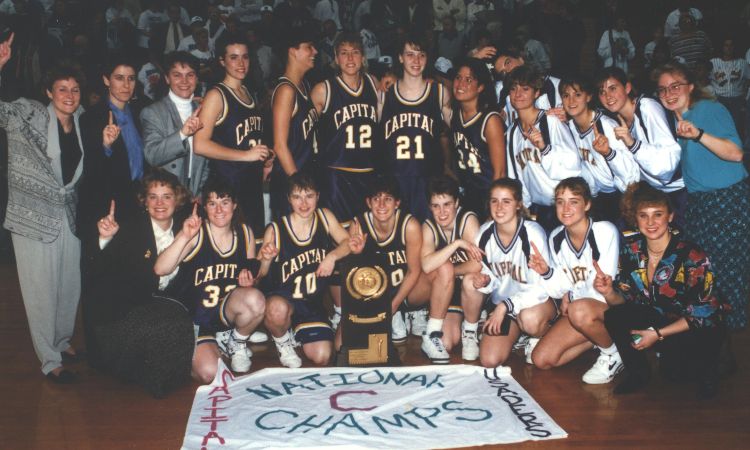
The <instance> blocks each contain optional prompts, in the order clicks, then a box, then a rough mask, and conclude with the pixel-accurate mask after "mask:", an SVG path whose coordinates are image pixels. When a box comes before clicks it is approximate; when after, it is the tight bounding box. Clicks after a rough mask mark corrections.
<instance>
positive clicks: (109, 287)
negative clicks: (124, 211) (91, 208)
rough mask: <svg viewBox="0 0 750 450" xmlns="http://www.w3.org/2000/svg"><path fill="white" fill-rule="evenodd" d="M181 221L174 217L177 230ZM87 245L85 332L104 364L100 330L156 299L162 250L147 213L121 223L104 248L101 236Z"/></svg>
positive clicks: (97, 363) (94, 360)
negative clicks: (159, 259) (157, 269)
mask: <svg viewBox="0 0 750 450" xmlns="http://www.w3.org/2000/svg"><path fill="white" fill-rule="evenodd" d="M179 224H180V221H179V220H178V219H174V225H173V229H172V231H173V232H174V233H175V234H177V232H178V231H179V226H180V225H179ZM85 245H86V246H87V247H88V248H87V249H86V251H85V254H86V255H88V258H90V259H89V261H88V262H89V264H87V267H88V270H86V271H85V272H84V295H82V296H81V306H82V312H83V328H84V336H85V339H86V349H87V352H88V359H89V362H90V363H91V365H92V366H93V367H101V365H102V354H103V353H102V350H101V348H100V345H99V344H100V342H99V341H98V339H97V333H96V330H97V329H100V328H101V327H107V326H114V325H113V324H114V323H116V322H117V321H119V320H121V319H123V318H124V317H125V316H126V315H127V314H128V313H129V312H130V311H132V310H134V309H135V308H137V307H138V306H141V305H146V304H149V303H151V302H154V301H155V300H154V299H153V297H152V294H153V293H155V292H157V291H158V289H159V277H158V276H156V274H155V273H154V264H155V263H156V258H157V256H158V254H157V252H156V239H155V238H154V232H153V228H152V226H151V219H150V218H149V216H148V214H145V213H142V214H140V216H139V217H137V218H136V219H135V220H133V221H131V222H127V223H120V230H119V232H118V233H117V234H116V235H115V236H114V237H113V238H112V240H111V241H110V242H109V244H108V245H107V246H106V247H104V249H103V250H102V249H99V243H98V238H97V239H91V240H90V241H88V242H86V243H85ZM173 281H174V280H173ZM102 345H104V344H102Z"/></svg>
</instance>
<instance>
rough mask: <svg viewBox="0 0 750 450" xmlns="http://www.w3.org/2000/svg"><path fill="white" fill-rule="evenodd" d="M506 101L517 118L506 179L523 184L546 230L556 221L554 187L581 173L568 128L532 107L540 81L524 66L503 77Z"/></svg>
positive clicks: (529, 203) (526, 201) (512, 129)
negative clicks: (508, 92) (506, 94)
mask: <svg viewBox="0 0 750 450" xmlns="http://www.w3.org/2000/svg"><path fill="white" fill-rule="evenodd" d="M506 82H507V83H508V86H509V87H510V101H511V103H512V104H513V107H514V108H515V109H516V111H518V117H517V118H516V120H515V121H514V122H513V125H512V126H511V127H510V130H509V131H508V137H507V142H508V156H507V157H508V176H509V177H510V178H516V179H518V180H521V182H522V183H523V196H524V198H523V200H524V204H525V205H526V206H527V207H528V208H529V210H530V211H531V213H532V214H534V215H535V216H536V221H537V222H538V223H539V225H541V226H542V227H543V228H544V229H545V230H546V231H551V230H552V229H553V228H554V227H555V226H556V225H557V224H558V223H559V222H558V221H557V217H556V216H555V210H554V208H552V207H551V205H552V203H553V200H554V198H555V187H556V186H557V184H558V183H559V182H560V180H564V179H565V178H569V177H576V176H579V175H580V174H581V160H580V158H579V157H578V151H577V150H576V147H575V142H573V136H572V135H571V134H570V129H568V127H567V126H566V125H565V124H563V123H562V122H560V120H559V119H558V118H557V117H556V116H554V115H548V114H547V113H545V112H544V111H541V110H540V109H538V108H537V107H536V106H534V101H535V100H536V99H537V98H538V97H539V94H540V92H541V86H542V78H541V77H540V76H539V75H538V74H537V73H535V72H533V71H532V70H531V69H529V68H528V66H521V67H518V68H516V69H514V70H513V71H512V72H511V73H510V74H509V75H508V77H507V78H506Z"/></svg>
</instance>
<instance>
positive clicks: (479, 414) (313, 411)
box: [182, 364, 567, 450]
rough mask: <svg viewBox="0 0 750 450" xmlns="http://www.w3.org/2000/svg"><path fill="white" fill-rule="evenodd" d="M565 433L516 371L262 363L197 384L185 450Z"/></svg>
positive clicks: (475, 441) (445, 441)
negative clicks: (274, 365) (256, 368)
mask: <svg viewBox="0 0 750 450" xmlns="http://www.w3.org/2000/svg"><path fill="white" fill-rule="evenodd" d="M564 437H567V434H566V433H565V431H564V430H563V429H562V428H560V427H559V426H558V425H557V424H556V423H555V422H554V421H553V420H552V418H550V417H549V416H548V415H547V413H545V412H544V410H543V409H542V408H541V407H540V406H539V405H538V404H537V403H536V402H535V401H534V399H533V398H531V396H530V395H529V394H528V393H527V392H526V391H525V390H524V389H523V388H522V387H521V386H520V385H519V384H518V383H517V382H516V380H514V379H513V377H512V376H511V375H510V369H508V368H504V367H500V368H498V369H495V370H492V369H484V368H482V367H477V366H466V365H450V366H419V367H379V368H366V369H359V368H351V367H346V368H317V369H316V368H305V369H284V368H271V369H263V370H260V371H258V372H255V373H252V374H250V375H247V376H243V377H239V378H235V377H234V376H233V375H232V373H231V372H230V371H229V370H228V369H227V368H226V366H224V365H223V364H222V365H221V366H220V368H219V375H218V376H217V377H216V379H215V380H214V382H213V383H212V384H211V385H207V386H201V387H200V388H198V391H197V392H196V395H195V400H194V401H193V409H192V410H191V411H190V417H189V419H188V424H187V430H186V432H185V440H184V442H183V444H182V445H183V447H182V448H183V449H206V450H210V449H260V448H262V449H266V448H291V447H293V448H332V447H336V446H340V447H346V448H383V449H394V448H412V449H421V448H449V447H465V446H474V445H485V444H505V443H512V442H521V441H526V440H543V439H557V438H564Z"/></svg>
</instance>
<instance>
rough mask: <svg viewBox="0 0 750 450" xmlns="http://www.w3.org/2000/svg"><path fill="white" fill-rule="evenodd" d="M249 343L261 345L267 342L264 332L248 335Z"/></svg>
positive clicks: (266, 335)
mask: <svg viewBox="0 0 750 450" xmlns="http://www.w3.org/2000/svg"><path fill="white" fill-rule="evenodd" d="M249 341H250V343H251V344H262V343H264V342H268V334H267V333H266V332H264V331H255V332H253V334H251V335H250V339H249Z"/></svg>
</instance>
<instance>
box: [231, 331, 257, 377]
mask: <svg viewBox="0 0 750 450" xmlns="http://www.w3.org/2000/svg"><path fill="white" fill-rule="evenodd" d="M227 354H228V355H229V357H230V358H231V360H232V370H233V371H235V372H239V373H244V372H247V371H248V370H250V365H251V364H252V361H250V357H251V356H253V352H252V351H250V349H249V348H247V339H242V340H241V339H237V338H236V337H235V335H234V333H231V334H230V336H229V342H227Z"/></svg>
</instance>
